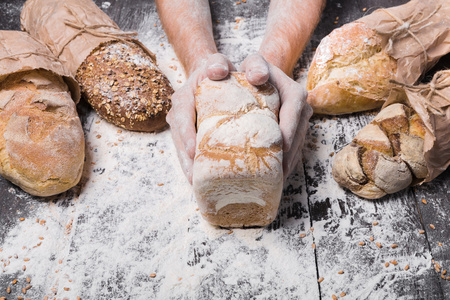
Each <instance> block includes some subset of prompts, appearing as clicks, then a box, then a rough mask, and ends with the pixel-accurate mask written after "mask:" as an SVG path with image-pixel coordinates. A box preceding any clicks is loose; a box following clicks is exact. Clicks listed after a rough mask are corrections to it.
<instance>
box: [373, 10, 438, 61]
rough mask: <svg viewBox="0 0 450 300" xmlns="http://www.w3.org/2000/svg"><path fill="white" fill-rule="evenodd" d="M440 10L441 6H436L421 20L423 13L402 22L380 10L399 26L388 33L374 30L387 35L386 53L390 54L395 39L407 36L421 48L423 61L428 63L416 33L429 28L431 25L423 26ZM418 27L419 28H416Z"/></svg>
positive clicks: (424, 50)
mask: <svg viewBox="0 0 450 300" xmlns="http://www.w3.org/2000/svg"><path fill="white" fill-rule="evenodd" d="M440 8H441V5H438V6H437V7H436V8H435V9H434V10H433V11H432V12H431V13H430V14H429V15H428V16H427V17H425V18H423V12H421V11H419V12H416V13H415V14H414V15H412V16H411V17H409V18H408V19H406V20H405V21H403V20H402V19H400V18H398V17H397V16H395V15H394V14H392V13H391V12H390V11H389V10H387V9H384V8H382V9H381V11H383V12H385V13H386V14H388V15H389V16H390V17H391V18H392V19H394V20H395V21H396V22H397V23H398V24H399V26H398V27H396V28H394V29H392V30H390V31H381V30H375V31H376V32H377V33H378V34H380V35H388V36H390V37H389V41H388V47H387V49H386V51H387V52H391V51H392V49H393V46H394V40H395V39H396V38H397V37H401V36H403V35H405V34H409V35H410V36H411V37H412V38H413V39H414V40H415V41H416V42H417V43H418V44H419V45H420V46H421V47H422V50H423V53H424V56H425V61H426V62H428V53H427V50H426V49H425V46H424V45H423V43H422V42H421V41H420V39H419V38H418V37H417V35H416V33H417V32H419V31H420V30H422V29H423V28H425V27H427V26H429V25H430V24H431V23H427V24H424V25H423V23H425V22H427V21H428V20H429V19H430V18H431V17H433V16H434V15H435V14H436V13H437V11H438V10H439V9H440ZM418 26H421V27H419V28H417V27H418Z"/></svg>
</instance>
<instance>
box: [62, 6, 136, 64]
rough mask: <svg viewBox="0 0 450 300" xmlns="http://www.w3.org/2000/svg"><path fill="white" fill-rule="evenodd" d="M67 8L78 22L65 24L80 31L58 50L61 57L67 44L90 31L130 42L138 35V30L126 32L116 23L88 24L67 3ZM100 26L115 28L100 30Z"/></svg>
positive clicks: (98, 35) (97, 34)
mask: <svg viewBox="0 0 450 300" xmlns="http://www.w3.org/2000/svg"><path fill="white" fill-rule="evenodd" d="M64 6H65V8H66V9H67V10H68V11H69V12H70V14H71V15H72V16H73V17H74V18H75V20H76V22H72V21H69V20H66V21H64V24H65V25H67V26H70V27H72V28H74V29H77V30H78V32H76V33H75V34H74V35H73V36H72V37H71V38H70V39H69V40H68V41H67V42H66V43H65V44H64V46H63V47H62V48H61V50H60V51H59V52H58V55H57V57H60V56H61V54H62V52H63V51H64V49H65V48H66V47H67V45H68V44H69V43H70V42H72V41H73V40H74V39H75V38H76V37H77V36H79V35H81V34H83V33H88V34H90V35H93V36H96V37H101V38H112V39H117V40H120V41H121V42H125V43H128V42H129V40H130V39H132V38H133V37H135V36H137V32H134V31H133V32H124V31H120V29H119V28H118V27H117V26H114V25H108V24H97V25H86V24H85V23H84V22H83V21H82V20H81V19H80V18H79V17H78V15H77V14H76V13H75V12H74V11H73V10H72V8H70V7H69V6H67V5H64ZM100 28H107V29H108V28H109V29H113V30H110V31H105V30H99V29H100Z"/></svg>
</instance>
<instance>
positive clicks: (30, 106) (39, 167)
mask: <svg viewBox="0 0 450 300" xmlns="http://www.w3.org/2000/svg"><path fill="white" fill-rule="evenodd" d="M2 79H3V80H2V81H1V82H0V174H1V175H2V176H3V177H5V178H6V179H8V180H10V181H11V182H12V183H14V184H16V185H18V186H19V187H21V188H22V189H23V190H24V191H26V192H28V193H30V194H32V195H35V196H50V195H55V194H59V193H61V192H64V191H66V190H68V189H70V188H72V187H73V186H75V185H76V184H77V183H78V182H79V180H80V178H81V173H82V169H83V164H84V150H85V149H84V134H83V129H82V127H81V122H80V119H79V118H78V114H77V111H76V108H75V103H74V101H73V100H72V98H71V94H70V92H69V89H68V87H67V85H66V83H65V82H64V81H63V79H62V77H61V76H59V75H56V74H54V73H52V72H50V71H45V70H33V71H23V72H18V73H14V74H11V75H9V76H6V78H2Z"/></svg>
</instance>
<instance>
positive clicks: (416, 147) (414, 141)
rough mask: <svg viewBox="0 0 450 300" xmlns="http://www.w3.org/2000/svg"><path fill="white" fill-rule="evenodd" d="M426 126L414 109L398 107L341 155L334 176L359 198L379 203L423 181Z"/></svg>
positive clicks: (383, 113)
mask: <svg viewBox="0 0 450 300" xmlns="http://www.w3.org/2000/svg"><path fill="white" fill-rule="evenodd" d="M424 138H425V125H424V123H423V122H422V120H421V119H420V117H419V116H418V115H417V113H416V112H415V111H414V110H412V109H411V108H409V107H407V106H405V105H403V104H400V103H395V104H391V105H389V106H387V107H386V108H384V109H382V110H381V111H380V113H379V114H378V115H377V116H376V117H375V119H374V120H373V121H372V122H371V123H370V124H368V125H367V126H366V127H364V128H363V129H361V131H360V132H358V134H357V135H356V137H355V138H354V139H353V142H352V143H351V144H349V145H347V146H345V147H344V148H343V149H342V150H341V151H340V152H338V153H337V154H336V156H335V158H334V161H333V169H332V174H333V177H334V179H335V180H336V182H337V183H339V184H340V185H341V186H343V187H345V188H348V189H349V190H351V191H352V192H353V193H355V194H356V195H358V196H361V197H364V198H368V199H377V198H381V197H383V196H385V195H387V194H392V193H395V192H398V191H400V190H402V189H404V188H406V187H408V186H409V185H411V184H414V183H417V182H419V181H421V180H423V179H424V178H425V177H426V176H427V174H428V169H427V164H426V162H425V157H424Z"/></svg>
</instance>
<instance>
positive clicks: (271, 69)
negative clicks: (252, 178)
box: [240, 54, 313, 180]
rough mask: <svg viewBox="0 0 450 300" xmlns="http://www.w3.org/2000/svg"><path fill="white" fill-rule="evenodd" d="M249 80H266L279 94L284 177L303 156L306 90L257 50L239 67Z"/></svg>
mask: <svg viewBox="0 0 450 300" xmlns="http://www.w3.org/2000/svg"><path fill="white" fill-rule="evenodd" d="M240 69H241V70H240V71H241V72H245V74H246V78H247V80H248V82H249V83H250V84H253V85H261V84H264V83H265V82H267V81H269V82H270V83H272V84H273V85H274V86H275V87H276V88H277V90H278V93H279V95H280V102H281V106H280V112H279V124H280V129H281V135H282V137H283V152H284V153H283V173H284V174H283V175H284V180H286V178H287V176H288V175H289V174H290V173H291V172H292V171H293V169H294V167H295V166H296V164H297V163H298V161H299V160H300V159H301V157H302V149H303V145H304V143H305V137H306V131H307V130H308V121H309V119H310V118H311V116H312V113H313V111H312V108H311V106H310V105H309V104H308V103H307V102H306V98H307V95H308V93H307V92H306V90H305V88H304V87H303V86H302V85H300V84H299V83H297V82H295V81H294V80H292V78H290V77H289V76H287V75H286V74H285V73H284V72H283V71H281V70H280V69H279V68H277V67H276V66H274V65H272V64H270V63H268V62H267V61H266V60H265V59H264V57H262V56H261V55H260V54H252V55H249V56H248V57H247V58H246V59H245V60H244V62H243V63H242V65H241V67H240Z"/></svg>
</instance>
